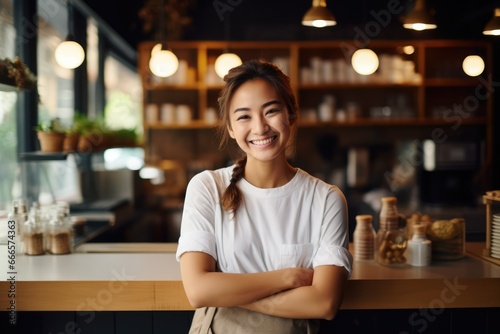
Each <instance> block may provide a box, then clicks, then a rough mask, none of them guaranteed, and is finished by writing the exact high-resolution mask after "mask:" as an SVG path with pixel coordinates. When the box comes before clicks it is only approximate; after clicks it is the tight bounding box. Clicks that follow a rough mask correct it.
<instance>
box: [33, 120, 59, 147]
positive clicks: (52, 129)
mask: <svg viewBox="0 0 500 334" xmlns="http://www.w3.org/2000/svg"><path fill="white" fill-rule="evenodd" d="M36 131H37V137H38V140H39V142H40V150H41V151H42V152H62V150H63V144H64V138H65V137H66V133H65V131H64V129H63V127H62V126H61V124H60V122H59V119H58V118H55V119H52V120H50V122H48V123H39V124H38V125H37V127H36Z"/></svg>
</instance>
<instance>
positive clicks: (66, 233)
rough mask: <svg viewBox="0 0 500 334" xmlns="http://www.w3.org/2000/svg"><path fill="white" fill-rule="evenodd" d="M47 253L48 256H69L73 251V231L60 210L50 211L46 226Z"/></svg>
mask: <svg viewBox="0 0 500 334" xmlns="http://www.w3.org/2000/svg"><path fill="white" fill-rule="evenodd" d="M46 246H47V251H48V252H49V253H50V254H69V253H71V252H72V250H73V231H72V228H71V225H70V224H68V222H67V220H66V219H65V212H64V210H61V208H59V209H57V210H53V211H52V219H51V221H50V222H49V224H48V226H47V242H46Z"/></svg>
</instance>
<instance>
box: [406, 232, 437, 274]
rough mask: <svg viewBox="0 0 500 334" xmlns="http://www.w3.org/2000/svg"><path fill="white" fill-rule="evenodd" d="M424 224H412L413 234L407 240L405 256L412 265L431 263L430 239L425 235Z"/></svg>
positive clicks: (419, 265) (420, 265)
mask: <svg viewBox="0 0 500 334" xmlns="http://www.w3.org/2000/svg"><path fill="white" fill-rule="evenodd" d="M425 229H426V224H425V223H420V224H414V225H413V236H412V238H411V239H410V240H408V250H407V254H406V255H407V258H408V263H409V264H410V265H412V266H416V267H423V266H428V265H429V264H430V263H431V254H432V249H431V241H430V240H428V239H427V237H426V236H425Z"/></svg>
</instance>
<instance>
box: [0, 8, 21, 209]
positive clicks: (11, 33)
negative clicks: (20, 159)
mask: <svg viewBox="0 0 500 334" xmlns="http://www.w3.org/2000/svg"><path fill="white" fill-rule="evenodd" d="M13 6H14V5H13V0H8V1H2V2H0V58H2V59H3V58H10V59H13V58H14V56H15V38H16V32H15V28H14V17H13V12H14V9H13ZM8 90H11V89H9V87H7V86H3V85H2V84H1V83H0V138H2V140H0V157H1V159H0V164H1V165H0V216H2V215H3V214H2V212H3V213H5V212H6V211H8V210H9V209H10V207H11V203H12V200H13V198H14V197H17V196H18V195H20V192H21V187H20V185H19V178H18V177H17V175H18V173H19V170H18V168H19V166H18V164H17V158H16V151H17V142H16V140H17V134H16V130H15V129H16V113H15V112H16V107H17V106H16V104H17V97H18V93H17V92H15V91H8ZM16 180H17V182H16Z"/></svg>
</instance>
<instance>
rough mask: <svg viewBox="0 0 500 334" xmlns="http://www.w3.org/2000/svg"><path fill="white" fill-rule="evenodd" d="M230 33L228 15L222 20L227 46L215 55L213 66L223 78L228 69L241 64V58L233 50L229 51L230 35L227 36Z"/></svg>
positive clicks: (229, 18)
mask: <svg viewBox="0 0 500 334" xmlns="http://www.w3.org/2000/svg"><path fill="white" fill-rule="evenodd" d="M230 33H231V17H230V16H229V15H228V16H227V17H226V20H225V21H224V36H225V39H226V43H227V48H226V50H225V51H224V53H222V54H221V55H219V56H218V57H217V59H216V60H215V64H214V68H215V73H217V75H218V76H219V77H220V78H222V79H224V76H225V75H226V74H227V72H229V70H230V69H232V68H233V67H236V66H240V65H241V64H242V61H241V58H240V57H239V56H238V55H237V54H236V53H234V52H231V51H229V44H230V40H231V37H230V36H229V35H230Z"/></svg>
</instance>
